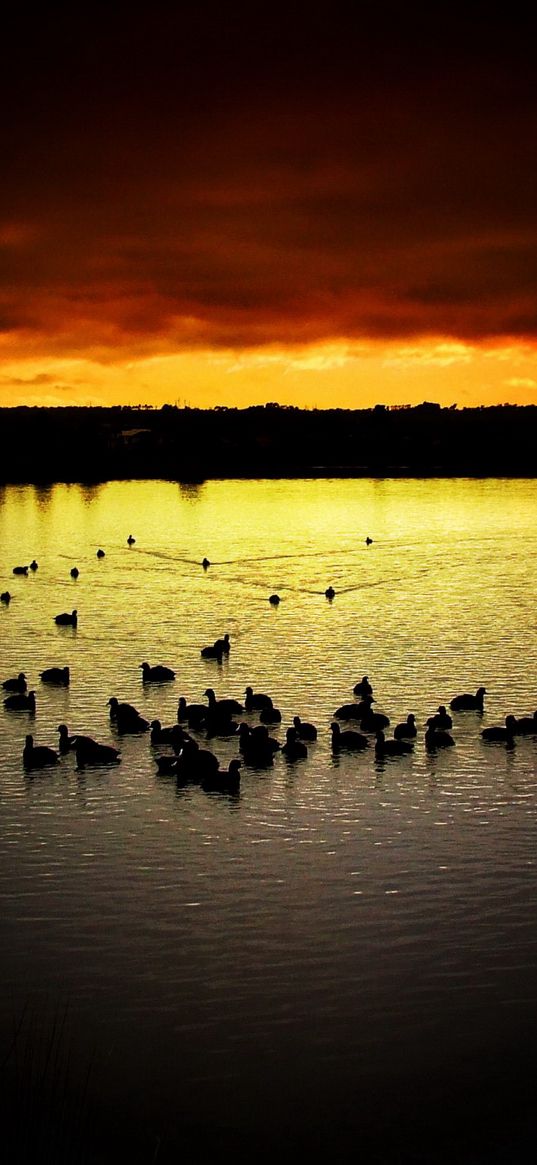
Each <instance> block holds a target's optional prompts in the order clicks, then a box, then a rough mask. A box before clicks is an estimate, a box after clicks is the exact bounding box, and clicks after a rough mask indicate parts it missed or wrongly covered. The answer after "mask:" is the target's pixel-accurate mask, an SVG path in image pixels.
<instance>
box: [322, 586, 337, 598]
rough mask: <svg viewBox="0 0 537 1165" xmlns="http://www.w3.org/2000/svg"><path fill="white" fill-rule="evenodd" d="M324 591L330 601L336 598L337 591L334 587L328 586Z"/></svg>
mask: <svg viewBox="0 0 537 1165" xmlns="http://www.w3.org/2000/svg"><path fill="white" fill-rule="evenodd" d="M324 593H325V595H326V597H327V599H329V600H330V601H331V600H332V599H335V597H336V592H335V590H334V588H333V587H327V588H326V590H325V592H324Z"/></svg>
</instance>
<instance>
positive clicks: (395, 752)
mask: <svg viewBox="0 0 537 1165" xmlns="http://www.w3.org/2000/svg"><path fill="white" fill-rule="evenodd" d="M413 748H414V744H413V742H412V741H411V740H395V739H392V740H386V737H385V735H384V733H383V731H382V730H379V732H377V739H376V742H375V756H376V757H377V758H382V757H385V756H405V755H406V753H409V752H412V749H413Z"/></svg>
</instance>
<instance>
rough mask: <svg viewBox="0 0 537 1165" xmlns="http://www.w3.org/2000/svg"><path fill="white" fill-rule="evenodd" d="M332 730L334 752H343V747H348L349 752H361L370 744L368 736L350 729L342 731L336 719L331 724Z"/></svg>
mask: <svg viewBox="0 0 537 1165" xmlns="http://www.w3.org/2000/svg"><path fill="white" fill-rule="evenodd" d="M330 731H331V733H332V752H341V750H342V749H346V750H347V751H348V752H361V751H362V750H363V749H364V748H368V746H369V741H368V739H367V736H363V735H362V733H361V732H353V731H352V730H350V729H347V731H345V732H342V731H341V728H340V726H339V724H338V723H337V722H336V721H334V723H333V724H331V725H330Z"/></svg>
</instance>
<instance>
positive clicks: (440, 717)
mask: <svg viewBox="0 0 537 1165" xmlns="http://www.w3.org/2000/svg"><path fill="white" fill-rule="evenodd" d="M427 725H428V727H429V728H453V720H452V718H451V716H450V715H449V712H448V711H447V708H446V706H445V704H439V705H438V711H437V712H435V714H434V716H429V719H428V721H427Z"/></svg>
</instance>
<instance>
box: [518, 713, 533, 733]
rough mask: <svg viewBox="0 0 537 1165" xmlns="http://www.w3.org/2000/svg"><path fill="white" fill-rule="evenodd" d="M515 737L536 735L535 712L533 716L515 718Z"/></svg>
mask: <svg viewBox="0 0 537 1165" xmlns="http://www.w3.org/2000/svg"><path fill="white" fill-rule="evenodd" d="M514 731H515V735H516V736H533V735H535V734H536V733H537V712H534V713H533V716H520V717H518V718H517V717H515V729H514Z"/></svg>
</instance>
